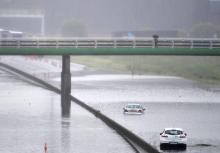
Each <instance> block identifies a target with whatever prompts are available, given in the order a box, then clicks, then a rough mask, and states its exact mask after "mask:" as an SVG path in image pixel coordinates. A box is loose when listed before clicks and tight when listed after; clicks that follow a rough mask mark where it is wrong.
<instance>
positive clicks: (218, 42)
mask: <svg viewBox="0 0 220 153" xmlns="http://www.w3.org/2000/svg"><path fill="white" fill-rule="evenodd" d="M3 47H16V48H26V47H34V48H44V47H48V48H154V47H155V42H154V40H153V39H119V38H114V39H110V38H109V39H101V38H100V39H92V38H87V39H86V38H84V39H71V38H70V39H52V38H48V39H43V38H42V39H33V38H29V39H25V38H22V39H1V40H0V48H3ZM157 47H161V48H210V49H212V48H220V39H163V38H160V39H158V42H157Z"/></svg>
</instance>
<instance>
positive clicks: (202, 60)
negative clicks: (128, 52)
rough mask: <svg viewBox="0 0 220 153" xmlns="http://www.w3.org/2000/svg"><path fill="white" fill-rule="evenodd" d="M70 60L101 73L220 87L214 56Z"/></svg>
mask: <svg viewBox="0 0 220 153" xmlns="http://www.w3.org/2000/svg"><path fill="white" fill-rule="evenodd" d="M71 59H72V62H76V63H80V64H85V65H87V66H90V67H95V68H99V69H108V70H115V71H120V72H127V73H132V74H156V75H173V76H180V77H184V78H187V79H192V80H197V81H202V82H207V83H220V57H214V56H74V57H73V56H72V57H71Z"/></svg>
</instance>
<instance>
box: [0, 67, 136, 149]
mask: <svg viewBox="0 0 220 153" xmlns="http://www.w3.org/2000/svg"><path fill="white" fill-rule="evenodd" d="M0 104H1V107H0V131H1V132H0V137H1V139H0V152H2V153H24V152H26V153H29V152H33V153H42V152H44V150H43V149H44V143H47V145H48V153H90V152H94V153H107V152H111V153H119V152H126V153H133V152H134V151H133V150H132V149H131V147H130V146H129V145H128V144H127V143H126V142H125V141H124V140H123V139H122V138H121V137H120V136H119V135H118V134H117V133H115V132H114V131H113V130H111V129H110V128H109V127H107V126H106V125H105V124H104V123H102V121H100V120H99V119H97V118H96V117H94V116H93V115H91V114H90V113H88V112H87V111H85V110H84V109H82V108H80V107H79V106H77V105H75V104H72V110H71V118H70V119H65V118H62V117H61V113H60V112H61V110H60V96H59V95H57V94H55V93H53V92H50V91H47V90H45V89H42V88H40V87H36V86H32V85H30V84H28V83H25V82H23V81H22V80H20V79H19V78H17V77H15V76H13V75H10V74H7V73H5V72H3V71H0Z"/></svg>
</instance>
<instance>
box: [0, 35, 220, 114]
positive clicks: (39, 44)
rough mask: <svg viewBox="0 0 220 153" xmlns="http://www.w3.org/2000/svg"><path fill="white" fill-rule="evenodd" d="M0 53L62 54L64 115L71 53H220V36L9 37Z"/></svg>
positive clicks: (1, 43)
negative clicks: (216, 37)
mask: <svg viewBox="0 0 220 153" xmlns="http://www.w3.org/2000/svg"><path fill="white" fill-rule="evenodd" d="M0 55H61V56H62V73H61V104H62V115H63V116H69V115H70V107H71V103H70V102H71V99H70V93H71V74H70V55H181V56H220V39H189V38H175V39H173V38H160V39H158V38H20V39H15V38H10V39H0Z"/></svg>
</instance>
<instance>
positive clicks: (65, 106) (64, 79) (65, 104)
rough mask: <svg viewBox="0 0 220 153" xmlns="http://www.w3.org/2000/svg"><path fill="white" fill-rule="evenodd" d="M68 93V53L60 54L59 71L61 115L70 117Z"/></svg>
mask: <svg viewBox="0 0 220 153" xmlns="http://www.w3.org/2000/svg"><path fill="white" fill-rule="evenodd" d="M70 94H71V73H70V55H62V73H61V109H62V117H70V111H71V99H70Z"/></svg>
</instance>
